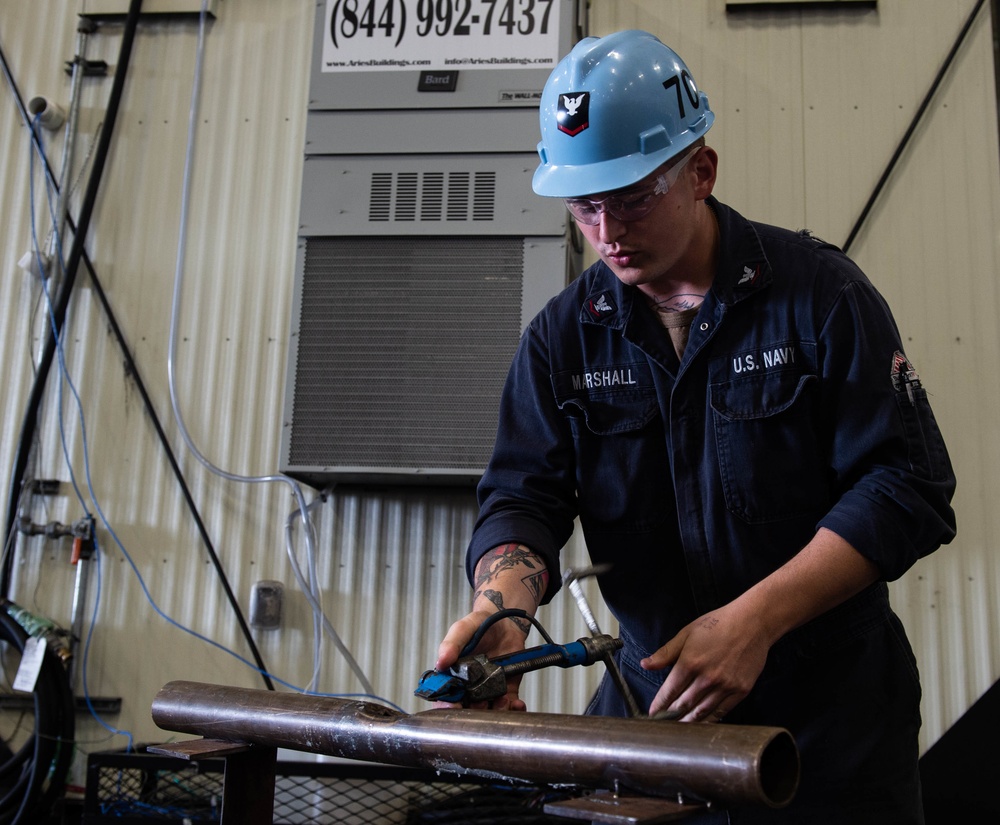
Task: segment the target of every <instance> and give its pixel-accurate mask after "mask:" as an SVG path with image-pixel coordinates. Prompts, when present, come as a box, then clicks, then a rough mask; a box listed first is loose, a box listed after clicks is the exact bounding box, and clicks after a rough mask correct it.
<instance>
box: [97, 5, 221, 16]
mask: <svg viewBox="0 0 1000 825" xmlns="http://www.w3.org/2000/svg"><path fill="white" fill-rule="evenodd" d="M129 5H131V4H130V3H129V0H87V3H86V12H85V13H84V14H83V15H82V16H83V17H93V18H95V19H100V18H114V17H124V16H125V15H127V14H128V7H129ZM218 5H219V0H208V8H207V9H206V10H205V11H206V13H207V14H209V15H211V16H212V17H215V16H216V12H217V9H218ZM201 6H202V0H144V2H143V4H142V11H141V12H140V17H145V16H148V15H187V16H190V15H195V16H197V15H200V14H201Z"/></svg>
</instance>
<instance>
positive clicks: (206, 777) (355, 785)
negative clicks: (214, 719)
mask: <svg viewBox="0 0 1000 825" xmlns="http://www.w3.org/2000/svg"><path fill="white" fill-rule="evenodd" d="M223 771H224V763H223V761H222V760H218V759H209V760H204V761H201V762H185V761H183V760H178V759H172V758H169V757H157V756H152V755H149V754H143V753H130V754H125V753H121V752H112V753H105V754H91V755H90V757H89V759H88V768H87V773H88V776H87V798H86V802H85V811H84V823H85V825H99V823H112V822H113V823H117V824H118V825H128V823H141V822H183V821H189V822H192V823H198V822H219V821H220V815H221V805H222V795H223ZM561 796H563V795H562V794H556V793H555V792H554V791H552V790H551V789H546V788H539V787H535V786H527V785H525V786H511V785H506V784H496V783H487V782H486V781H485V780H481V779H476V778H471V779H469V778H465V779H462V780H458V779H454V778H449V777H448V776H439V775H437V774H434V773H432V772H429V771H419V770H409V769H405V768H392V767H388V766H369V765H362V764H357V765H343V764H337V763H311V762H278V764H277V769H276V777H275V789H274V815H273V822H274V823H276V825H366V823H378V825H423V823H435V825H447V824H448V823H453V824H454V825H458V823H468V822H489V823H493V825H531V823H565V822H569V821H570V820H567V819H565V818H564V817H559V816H553V815H547V814H545V813H543V811H542V806H543V804H544V802H545V801H546V800H547V799H550V798H560V797H561Z"/></svg>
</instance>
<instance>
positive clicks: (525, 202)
mask: <svg viewBox="0 0 1000 825" xmlns="http://www.w3.org/2000/svg"><path fill="white" fill-rule="evenodd" d="M578 19H579V15H578V8H577V0H534V2H530V0H529V1H528V2H526V1H525V0H516V1H515V0H434V2H431V0H368V2H364V0H358V2H346V0H325V2H320V3H319V4H318V6H317V19H316V35H315V41H314V49H313V71H312V78H311V83H310V102H309V111H308V114H307V126H306V151H305V161H304V164H303V178H302V196H301V205H300V221H299V238H298V250H297V256H296V267H295V295H294V302H293V309H292V330H291V340H290V347H289V363H288V371H287V375H288V378H287V383H286V388H285V401H284V420H283V429H282V443H281V450H282V466H281V469H282V471H283V472H285V473H287V474H288V475H291V476H293V477H296V478H299V479H301V480H303V481H306V482H307V483H310V484H312V485H314V486H316V487H323V486H327V485H329V484H332V483H377V484H385V483H392V484H395V483H438V484H453V483H460V484H468V483H472V482H475V481H476V480H477V479H478V478H479V476H480V475H481V473H482V470H483V468H484V467H485V464H486V462H487V460H488V459H489V455H490V452H491V450H492V446H493V439H494V436H495V433H496V416H497V407H498V401H499V396H500V391H501V388H502V386H503V381H504V378H505V377H506V373H507V368H508V367H509V365H510V361H511V358H512V357H513V355H514V351H515V349H516V347H517V343H518V340H519V338H520V335H521V332H522V331H523V329H524V327H525V325H526V324H527V323H528V321H529V320H530V319H531V317H532V316H533V315H534V314H535V313H536V312H537V311H538V310H539V309H541V308H542V306H543V305H544V303H545V301H546V300H548V298H549V297H551V296H552V295H554V294H555V293H556V292H558V291H559V290H560V289H561V288H562V287H563V286H564V285H565V284H566V283H567V281H568V279H569V278H570V277H572V275H573V274H574V273H575V271H576V269H577V268H578V265H579V260H578V259H579V256H578V255H577V254H574V252H573V251H572V248H571V245H570V243H569V242H568V228H569V227H568V220H567V216H566V212H565V209H564V207H563V206H562V204H561V202H559V201H557V200H552V199H546V198H540V197H538V196H536V195H535V194H534V193H533V192H532V191H531V176H532V173H533V172H534V169H535V166H536V165H537V163H538V156H537V154H536V150H535V147H536V144H537V142H538V100H539V97H540V95H541V89H542V87H543V85H544V83H545V79H546V78H547V77H548V74H549V72H550V71H551V69H552V67H553V66H554V65H555V63H556V62H558V59H559V57H560V56H561V55H562V54H565V53H566V52H567V51H569V49H570V48H571V47H572V44H573V42H575V40H576V39H577V38H578V37H579V35H580V32H579V30H578V27H577V21H578ZM543 24H544V25H543Z"/></svg>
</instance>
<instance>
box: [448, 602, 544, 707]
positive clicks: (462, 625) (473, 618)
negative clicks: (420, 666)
mask: <svg viewBox="0 0 1000 825" xmlns="http://www.w3.org/2000/svg"><path fill="white" fill-rule="evenodd" d="M494 613H496V611H495V610H474V611H473V612H472V613H469V614H468V615H467V616H463V617H462V618H461V619H459V620H458V621H457V622H455V623H454V624H453V625H452V626H451V627H450V628H449V629H448V633H447V634H446V635H445V637H444V640H443V641H442V642H441V644H440V646H439V647H438V658H437V662H436V663H435V665H434V667H435V668H436V669H437V670H440V671H446V670H448V668H450V667H451V666H452V665H453V664H455V662H457V661H458V658H459V656H460V655H461V653H462V651H463V650H464V649H465V646H466V645H467V644H468V643H469V641H470V640H471V639H472V637H473V636H474V635H475V634H476V631H477V630H479V627H480V625H482V623H483V622H484V621H486V620H487V619H488V618H489V617H490V616H492V615H493V614H494ZM526 638H527V636H526V635H525V634H524V633H523V632H521V630H520V628H518V626H517V625H516V624H514V622H513V621H511V620H510V619H503V620H501V621H499V622H497V623H496V624H494V625H493V627H491V628H490V629H489V630H487V631H486V633H485V635H484V636H483V639H482V641H481V642H480V643H479V647H478V648H476V649H475V650H473V651H472V653H483V654H485V655H486V656H487V657H489V658H493V657H495V656H501V655H503V654H504V653H513V652H514V651H517V650H523V649H524V640H525V639H526ZM520 682H521V677H520V676H517V677H514V678H511V679H508V680H507V693H506V694H505V695H503V696H501V697H499V698H498V699H494V700H493V701H492V702H488V703H487V702H478V703H474V704H471V705H469V707H472V708H477V709H486V708H489V709H491V710H527V706H526V705H525V704H524V702H523V701H522V700H521V698H520V697H519V696H518V685H519V684H520ZM436 706H437V707H454V705H450V704H448V703H447V702H437V703H436Z"/></svg>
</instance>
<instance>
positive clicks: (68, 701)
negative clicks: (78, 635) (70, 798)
mask: <svg viewBox="0 0 1000 825" xmlns="http://www.w3.org/2000/svg"><path fill="white" fill-rule="evenodd" d="M6 604H7V603H4V604H3V605H0V639H3V641H5V642H7V643H8V644H10V645H12V646H13V647H14V648H16V649H17V650H19V651H21V652H22V653H23V652H24V647H25V644H26V643H27V641H28V639H29V635H28V633H27V631H26V630H25V629H24V628H23V627H21V625H20V624H18V623H17V621H16V620H15V619H14V618H13V617H12V616H11V615H10V614H9V613H8V612H7V610H6ZM33 697H34V706H35V730H34V735H33V737H32V739H31V740H29V741H28V742H27V743H26V744H25V746H24V747H22V748H21V749H20V750H19V751H18V752H17V753H16V754H13V755H12V756H11V757H10V759H8V760H7V762H6V763H5V764H3V765H0V776H10V775H12V774H16V780H15V781H14V783H13V784H12V785H11V786H9V787H7V789H6V793H5V794H4V796H3V798H2V799H0V825H38V824H39V823H43V822H47V821H50V819H49V817H50V816H51V815H52V813H53V811H54V809H55V807H56V805H57V803H58V802H59V800H60V799H61V798H62V797H63V793H64V791H65V787H66V777H67V776H68V774H69V769H70V765H71V763H72V761H73V737H74V735H75V729H76V715H75V707H74V702H73V692H72V690H71V688H70V684H69V677H68V675H67V674H66V668H65V667H63V664H62V662H61V661H59V658H58V657H57V656H56V655H55V654H54V653H53V652H52V650H50V649H49V646H48V645H45V646H44V654H43V658H42V666H41V669H40V670H39V673H38V679H37V681H36V682H35V689H34V692H33Z"/></svg>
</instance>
